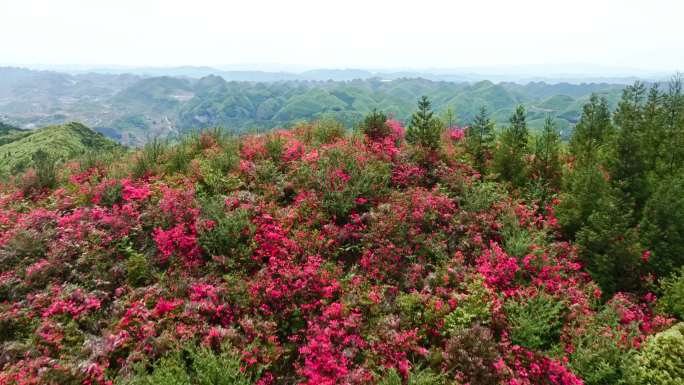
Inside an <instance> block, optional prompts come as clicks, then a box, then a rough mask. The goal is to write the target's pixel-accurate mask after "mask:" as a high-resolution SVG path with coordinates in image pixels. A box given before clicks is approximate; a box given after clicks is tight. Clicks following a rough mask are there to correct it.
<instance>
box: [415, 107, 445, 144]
mask: <svg viewBox="0 0 684 385" xmlns="http://www.w3.org/2000/svg"><path fill="white" fill-rule="evenodd" d="M442 129H443V124H442V122H441V121H440V120H439V119H438V118H436V117H435V116H434V113H433V112H432V107H431V103H430V99H428V97H427V96H423V97H421V98H420V99H419V100H418V110H417V111H416V112H414V113H413V115H412V116H411V122H410V123H409V126H408V128H407V129H406V140H407V141H408V142H409V143H411V144H417V145H420V146H422V147H425V148H426V149H429V150H436V149H437V148H439V145H440V140H441V135H442Z"/></svg>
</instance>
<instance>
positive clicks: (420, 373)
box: [377, 368, 447, 385]
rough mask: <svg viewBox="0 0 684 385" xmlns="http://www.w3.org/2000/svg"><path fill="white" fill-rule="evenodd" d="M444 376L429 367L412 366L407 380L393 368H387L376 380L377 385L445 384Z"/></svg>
mask: <svg viewBox="0 0 684 385" xmlns="http://www.w3.org/2000/svg"><path fill="white" fill-rule="evenodd" d="M446 382H447V381H446V376H444V374H438V373H435V372H434V371H432V370H431V369H429V368H425V369H420V368H414V369H413V370H412V371H411V372H410V373H409V377H408V381H406V382H404V380H403V379H402V378H401V375H400V374H399V373H398V372H397V371H396V370H395V369H389V370H387V371H386V372H385V373H384V375H383V376H382V378H380V380H379V381H378V383H377V384H378V385H443V384H446Z"/></svg>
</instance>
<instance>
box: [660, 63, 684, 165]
mask: <svg viewBox="0 0 684 385" xmlns="http://www.w3.org/2000/svg"><path fill="white" fill-rule="evenodd" d="M663 104H664V106H663V107H664V110H665V111H664V112H665V116H664V120H665V122H664V123H665V129H664V132H665V138H666V139H665V140H666V144H665V148H664V150H665V153H666V154H667V155H666V157H665V158H666V159H665V162H664V165H663V166H664V168H663V170H662V171H663V172H665V173H668V174H670V175H672V174H675V173H676V172H677V171H678V170H679V169H680V168H681V167H682V165H684V148H682V146H684V94H682V77H681V75H679V74H678V75H676V76H675V77H674V78H673V79H672V81H671V82H670V85H669V90H668V92H667V94H666V95H665V96H664V100H663Z"/></svg>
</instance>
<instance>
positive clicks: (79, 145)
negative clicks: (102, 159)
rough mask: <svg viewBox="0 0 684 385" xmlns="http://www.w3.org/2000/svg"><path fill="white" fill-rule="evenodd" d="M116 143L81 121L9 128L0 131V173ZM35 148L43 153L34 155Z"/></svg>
mask: <svg viewBox="0 0 684 385" xmlns="http://www.w3.org/2000/svg"><path fill="white" fill-rule="evenodd" d="M117 147H118V146H117V145H116V144H115V143H114V142H112V141H110V140H108V139H107V138H105V137H104V136H102V135H101V134H99V133H97V132H95V131H93V130H91V129H90V128H88V127H86V126H84V125H82V124H80V123H68V124H65V125H61V126H49V127H45V128H41V129H38V130H34V131H23V130H22V131H18V132H14V133H11V132H10V133H9V134H6V135H0V174H7V173H13V174H16V173H18V172H21V171H23V170H25V169H27V168H29V167H35V166H37V164H36V161H41V160H42V161H46V160H47V159H50V162H60V161H66V160H70V159H73V158H76V157H78V156H81V155H83V154H85V153H87V152H90V151H110V150H113V149H115V148H117ZM37 152H41V153H42V154H40V155H38V156H37V157H36V156H35V154H36V153H37Z"/></svg>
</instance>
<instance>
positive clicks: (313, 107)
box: [0, 67, 624, 145]
mask: <svg viewBox="0 0 684 385" xmlns="http://www.w3.org/2000/svg"><path fill="white" fill-rule="evenodd" d="M313 75H316V74H315V73H314V74H312V79H316V78H317V76H318V75H316V76H313ZM319 75H320V74H319ZM357 75H358V76H361V75H362V74H360V73H359V74H357ZM326 76H327V75H326ZM407 76H408V75H407ZM413 76H415V75H413ZM3 77H5V78H6V79H4V80H3V79H2V78H3ZM344 79H345V80H344V81H321V80H283V81H271V82H251V81H227V80H226V79H225V78H224V77H221V76H216V75H208V76H205V77H203V78H199V79H197V78H186V77H173V76H158V77H139V76H134V75H105V74H88V75H68V74H61V73H53V72H39V71H30V70H19V69H11V68H10V69H7V68H2V67H0V116H2V117H3V120H4V121H7V122H8V123H11V124H14V125H15V126H18V127H24V128H34V127H42V126H49V125H54V124H64V123H66V122H69V121H79V122H83V123H84V124H86V125H88V126H89V127H92V128H93V129H95V130H96V131H98V132H101V133H103V134H105V135H106V136H108V137H110V138H113V139H115V140H116V141H118V142H120V143H123V144H126V145H141V144H144V143H145V142H146V141H148V140H149V139H150V138H153V137H172V136H177V135H182V134H183V133H184V132H187V131H189V130H195V129H202V128H210V127H226V128H228V127H229V128H231V129H233V130H235V131H239V132H244V131H252V130H253V129H255V128H256V129H269V128H273V127H283V126H287V125H288V124H290V123H291V122H292V121H297V120H314V119H317V118H319V117H321V116H322V115H326V116H332V117H334V118H336V119H338V120H340V121H342V122H343V123H344V124H345V125H347V126H348V127H353V126H354V125H356V124H357V123H358V122H359V121H360V120H361V119H362V117H363V116H364V115H365V114H366V113H368V112H369V111H371V110H373V109H378V110H382V111H384V112H385V113H387V114H388V115H390V116H392V117H393V118H395V119H398V120H401V121H406V120H407V119H409V117H410V116H411V113H412V112H413V109H414V108H415V105H416V100H417V99H418V98H419V97H421V96H423V95H426V96H428V97H429V98H430V99H431V100H432V104H433V107H434V109H435V111H436V112H437V113H438V114H441V113H443V112H445V111H446V110H447V108H451V109H452V110H453V111H454V112H455V113H456V115H457V116H458V124H460V125H467V124H469V123H470V122H471V121H472V119H473V117H474V116H475V115H476V114H477V113H478V111H479V110H480V107H481V106H485V107H486V108H487V110H488V111H489V113H490V114H491V116H492V118H493V119H494V120H495V121H496V122H497V125H499V126H502V125H505V124H508V118H509V117H510V115H511V114H512V113H513V111H514V110H515V107H516V106H517V105H518V104H523V105H524V106H525V108H526V109H527V111H528V112H529V115H528V121H529V122H530V126H531V127H532V128H533V129H537V128H541V126H542V125H543V121H544V118H545V117H546V116H547V115H551V116H552V117H554V118H555V119H556V120H557V125H558V127H561V128H562V129H563V130H564V132H565V133H569V132H571V129H572V127H574V124H575V123H576V122H577V119H578V118H579V116H580V113H581V106H582V105H583V104H584V103H586V102H587V101H588V99H589V96H590V95H591V93H598V94H600V95H601V96H606V97H607V99H608V100H609V103H610V107H611V108H614V107H615V104H616V103H617V100H618V98H619V97H620V94H621V92H622V89H623V88H624V86H623V85H621V84H608V83H583V84H570V83H557V84H549V83H544V82H531V83H527V84H518V83H511V82H499V83H496V82H492V81H489V80H483V81H478V82H470V83H469V82H454V81H440V80H428V79H423V78H417V77H405V78H378V77H375V78H364V79H359V78H357V79H351V80H350V79H348V78H344Z"/></svg>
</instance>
